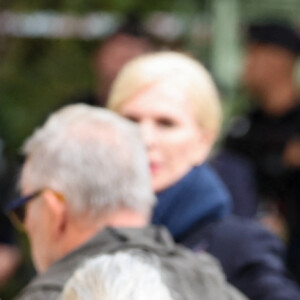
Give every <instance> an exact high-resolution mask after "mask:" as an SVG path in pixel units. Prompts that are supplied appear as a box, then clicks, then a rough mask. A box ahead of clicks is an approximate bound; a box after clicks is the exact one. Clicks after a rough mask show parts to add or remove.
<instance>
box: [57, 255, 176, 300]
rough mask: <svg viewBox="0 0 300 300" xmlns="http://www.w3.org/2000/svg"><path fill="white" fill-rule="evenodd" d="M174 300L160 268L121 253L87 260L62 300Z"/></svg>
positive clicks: (72, 279) (67, 288) (67, 285)
mask: <svg viewBox="0 0 300 300" xmlns="http://www.w3.org/2000/svg"><path fill="white" fill-rule="evenodd" d="M85 299H89V300H99V299H101V300H141V299H142V300H152V299H155V300H172V297H171V295H170V291H169V290H168V288H167V287H166V285H165V284H164V282H163V279H162V276H161V274H160V272H159V269H158V268H155V267H154V266H152V265H150V264H149V263H148V262H146V261H145V260H142V259H140V258H139V257H138V256H136V255H130V254H128V253H125V252H123V253H122V252H118V253H116V254H113V255H101V256H97V257H95V258H92V259H90V260H89V261H87V262H86V263H85V264H84V265H83V266H82V267H81V268H79V269H78V270H77V271H75V273H74V275H73V276H72V277H71V278H70V279H69V280H68V282H67V283H66V285H65V288H64V290H63V294H62V298H61V300H85Z"/></svg>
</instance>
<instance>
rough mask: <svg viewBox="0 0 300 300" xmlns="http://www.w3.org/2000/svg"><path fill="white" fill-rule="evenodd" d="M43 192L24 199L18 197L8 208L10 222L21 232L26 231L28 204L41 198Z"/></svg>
mask: <svg viewBox="0 0 300 300" xmlns="http://www.w3.org/2000/svg"><path fill="white" fill-rule="evenodd" d="M42 192H43V190H39V191H37V192H34V193H32V194H30V195H27V196H24V197H18V198H16V199H14V200H13V201H12V202H11V203H10V204H9V205H8V206H7V207H6V212H7V214H8V216H9V217H10V220H11V221H12V223H13V224H14V226H15V227H16V228H17V229H18V230H20V231H24V225H23V224H24V220H25V215H26V203H28V202H29V201H31V200H33V199H34V198H36V197H38V196H40V195H41V194H42Z"/></svg>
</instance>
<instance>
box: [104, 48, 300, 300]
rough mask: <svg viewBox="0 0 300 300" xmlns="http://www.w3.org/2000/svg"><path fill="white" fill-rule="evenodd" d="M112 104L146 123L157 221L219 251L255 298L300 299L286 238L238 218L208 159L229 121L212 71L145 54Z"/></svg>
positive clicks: (231, 276) (198, 247)
mask: <svg viewBox="0 0 300 300" xmlns="http://www.w3.org/2000/svg"><path fill="white" fill-rule="evenodd" d="M108 107H109V108H110V109H112V110H113V111H116V112H118V113H119V114H121V115H122V116H124V117H126V118H128V119H130V120H132V121H134V122H136V123H137V124H139V125H140V128H141V132H142V137H143V140H144V144H145V146H146V149H147V153H148V160H149V168H150V170H151V174H152V188H153V189H154V191H155V193H156V195H157V198H158V204H157V205H156V207H155V208H154V212H153V218H152V222H153V223H154V224H158V225H164V226H166V227H167V228H168V229H169V231H170V232H171V233H172V235H173V237H174V238H175V241H177V242H179V243H181V244H183V245H185V246H188V247H189V248H191V249H193V250H194V251H196V252H198V253H199V252H203V251H207V252H209V253H210V254H212V255H214V256H215V257H216V258H217V259H218V260H219V261H220V263H221V265H222V267H223V269H224V271H225V274H226V276H227V279H228V281H229V282H230V283H232V284H233V285H235V286H236V287H237V288H238V289H240V290H241V291H242V292H243V293H244V294H245V295H246V296H248V297H249V299H251V300H269V299H272V300H287V299H290V300H292V299H293V300H294V299H300V291H299V287H298V286H297V284H296V283H295V282H293V281H292V280H291V279H290V278H289V276H288V274H287V270H286V267H285V264H284V260H283V255H284V247H283V245H282V243H281V241H280V240H279V239H278V238H277V237H276V236H274V235H272V234H271V233H270V232H269V231H267V230H266V229H264V228H263V227H262V226H261V225H260V224H259V223H258V222H255V221H252V220H249V219H242V218H239V217H235V216H231V199H230V196H229V194H228V192H227V190H226V188H225V186H224V185H223V183H222V182H221V180H220V179H219V178H218V176H217V175H216V173H215V172H214V171H213V170H212V168H210V167H209V165H207V163H206V160H207V158H208V155H209V153H210V150H211V148H212V146H213V144H214V142H215V140H216V138H217V136H218V132H219V129H220V126H221V119H222V111H221V104H220V99H219V95H218V92H217V89H216V86H215V84H214V82H213V80H212V78H211V76H210V74H209V73H208V72H207V70H206V69H205V68H204V67H203V66H202V65H201V64H200V63H199V62H198V61H196V60H194V59H193V58H191V57H188V56H186V55H184V54H180V53H176V52H160V53H159V52H158V53H153V54H150V55H144V56H141V57H139V58H136V59H134V60H132V61H131V62H129V63H128V64H126V65H125V66H124V68H123V69H122V70H121V72H120V73H119V75H118V76H117V78H116V81H115V83H114V84H113V86H112V90H111V94H110V96H109V101H108Z"/></svg>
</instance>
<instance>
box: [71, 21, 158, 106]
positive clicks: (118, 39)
mask: <svg viewBox="0 0 300 300" xmlns="http://www.w3.org/2000/svg"><path fill="white" fill-rule="evenodd" d="M153 50H154V43H153V42H152V41H151V39H150V37H148V36H147V34H146V33H145V32H144V31H143V29H142V24H141V22H140V20H139V19H138V18H137V17H136V16H135V15H128V16H127V17H126V19H125V21H124V22H123V25H121V27H120V28H119V29H118V30H117V31H116V32H115V33H114V34H113V35H112V36H110V37H108V38H107V39H106V40H105V41H104V42H101V43H100V45H99V46H98V47H97V49H96V50H95V53H94V55H93V58H92V69H93V72H94V74H95V87H96V90H95V92H94V93H88V94H85V95H79V96H77V97H74V98H72V99H71V102H75V103H78V102H82V103H86V104H90V105H96V106H101V107H104V106H105V105H106V101H107V95H108V93H109V90H110V87H111V84H112V82H113V80H114V79H115V77H116V76H117V74H118V72H119V71H120V69H121V68H122V67H123V65H124V64H125V63H127V62H128V61H129V60H131V59H132V58H134V57H137V56H139V55H141V54H145V53H147V52H150V51H153Z"/></svg>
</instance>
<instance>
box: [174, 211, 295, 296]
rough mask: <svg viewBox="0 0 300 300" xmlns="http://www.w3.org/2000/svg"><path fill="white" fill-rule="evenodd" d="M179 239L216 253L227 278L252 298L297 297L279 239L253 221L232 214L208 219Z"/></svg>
mask: <svg viewBox="0 0 300 300" xmlns="http://www.w3.org/2000/svg"><path fill="white" fill-rule="evenodd" d="M249 241H251V243H249ZM178 242H180V243H182V244H184V245H185V246H187V247H189V248H192V249H193V250H195V251H203V250H205V251H207V252H209V253H210V254H212V255H213V256H215V257H216V258H217V259H218V260H219V261H220V263H221V265H222V267H223V269H224V272H225V274H226V276H227V279H228V281H229V282H230V283H232V284H233V285H234V286H236V287H237V288H238V289H239V290H241V291H242V292H243V293H244V294H245V295H247V296H248V297H249V298H250V299H251V300H262V299H263V300H296V299H300V290H299V287H298V286H297V284H296V283H295V282H294V281H292V280H291V279H290V278H289V274H287V271H286V267H285V265H284V248H283V245H282V243H281V242H280V241H279V240H278V239H277V238H276V237H275V236H273V235H272V234H270V232H268V231H267V230H265V229H263V228H262V227H261V226H260V225H259V224H258V223H256V222H254V221H251V220H246V219H241V218H239V217H235V216H230V217H226V218H224V219H222V220H218V221H209V222H207V224H205V225H203V224H199V225H198V226H195V227H194V228H193V229H192V230H190V231H189V232H186V233H185V234H184V239H182V240H180V241H178Z"/></svg>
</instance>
